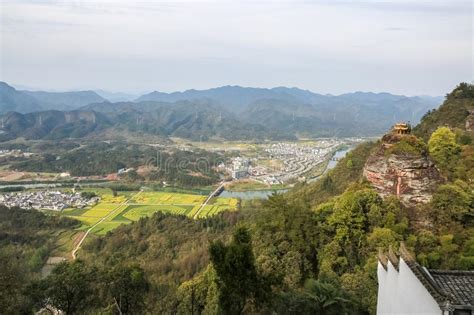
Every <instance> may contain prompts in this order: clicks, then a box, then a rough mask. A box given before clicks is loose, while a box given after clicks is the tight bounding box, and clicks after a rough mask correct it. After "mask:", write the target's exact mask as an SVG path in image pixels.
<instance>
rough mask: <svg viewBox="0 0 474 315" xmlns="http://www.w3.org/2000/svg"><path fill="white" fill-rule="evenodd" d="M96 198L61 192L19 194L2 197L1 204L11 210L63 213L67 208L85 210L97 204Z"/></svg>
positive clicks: (8, 194) (0, 197)
mask: <svg viewBox="0 0 474 315" xmlns="http://www.w3.org/2000/svg"><path fill="white" fill-rule="evenodd" d="M97 201H98V197H96V198H91V199H87V198H83V197H81V194H80V193H64V192H60V191H34V192H18V193H7V194H2V195H0V204H3V205H5V206H7V207H9V208H11V207H20V208H23V209H36V210H54V211H61V210H63V209H65V208H84V207H86V206H88V205H93V204H95V203H97Z"/></svg>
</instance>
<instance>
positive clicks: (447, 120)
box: [413, 83, 474, 141]
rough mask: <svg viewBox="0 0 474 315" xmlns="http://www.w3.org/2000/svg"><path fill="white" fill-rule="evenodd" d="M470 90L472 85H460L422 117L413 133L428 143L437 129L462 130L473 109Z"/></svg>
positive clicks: (473, 102)
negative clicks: (441, 102) (445, 127)
mask: <svg viewBox="0 0 474 315" xmlns="http://www.w3.org/2000/svg"><path fill="white" fill-rule="evenodd" d="M472 90H473V85H472V84H467V83H461V84H460V85H459V86H458V87H457V88H456V89H454V90H453V92H451V93H449V94H448V95H447V98H446V100H445V101H444V103H443V104H442V105H441V106H440V107H439V108H438V109H436V110H432V111H429V112H428V113H426V114H425V115H424V116H423V117H422V119H421V122H420V123H419V124H418V125H417V126H416V127H415V128H414V129H413V133H414V134H415V135H417V136H418V137H421V138H423V139H424V140H425V141H428V139H429V138H430V135H431V134H432V133H433V132H434V131H435V130H436V129H437V128H439V127H443V126H449V127H450V128H458V129H462V130H464V126H465V122H466V118H467V116H468V115H469V110H473V109H474V101H473V96H472Z"/></svg>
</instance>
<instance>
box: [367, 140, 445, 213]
mask: <svg viewBox="0 0 474 315" xmlns="http://www.w3.org/2000/svg"><path fill="white" fill-rule="evenodd" d="M400 139H401V137H400V136H394V135H386V136H384V137H383V138H382V144H381V146H380V147H379V149H378V151H377V152H375V153H373V154H372V155H371V156H369V158H368V159H367V162H366V164H365V166H364V170H363V174H364V176H365V177H366V178H367V180H368V181H369V182H370V183H371V184H372V186H373V187H374V188H375V190H377V192H378V193H379V194H380V196H382V197H387V196H390V195H394V196H397V197H398V198H399V199H400V200H401V202H402V203H403V204H404V205H406V206H408V207H411V206H415V205H417V204H419V203H427V202H429V201H430V200H431V196H432V193H433V191H434V189H435V188H436V187H437V186H438V185H439V184H440V182H441V181H442V177H441V176H440V174H439V173H438V170H437V169H436V167H435V165H434V163H433V162H432V161H431V160H430V158H429V157H428V156H427V155H426V154H413V153H411V154H410V153H393V152H391V151H390V148H391V147H392V146H393V145H394V144H396V142H397V141H399V140H400Z"/></svg>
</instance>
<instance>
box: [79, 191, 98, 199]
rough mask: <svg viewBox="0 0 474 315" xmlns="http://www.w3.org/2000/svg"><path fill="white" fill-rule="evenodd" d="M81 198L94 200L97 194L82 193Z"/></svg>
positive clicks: (91, 192) (90, 192)
mask: <svg viewBox="0 0 474 315" xmlns="http://www.w3.org/2000/svg"><path fill="white" fill-rule="evenodd" d="M81 197H82V198H87V199H92V198H94V197H97V194H96V193H95V192H93V191H82V192H81Z"/></svg>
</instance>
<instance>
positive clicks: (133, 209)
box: [63, 192, 238, 235]
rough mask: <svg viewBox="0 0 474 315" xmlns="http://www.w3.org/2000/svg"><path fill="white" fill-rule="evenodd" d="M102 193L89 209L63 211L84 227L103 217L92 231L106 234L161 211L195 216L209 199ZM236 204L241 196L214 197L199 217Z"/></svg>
mask: <svg viewBox="0 0 474 315" xmlns="http://www.w3.org/2000/svg"><path fill="white" fill-rule="evenodd" d="M100 196H101V201H100V203H99V204H97V205H95V206H94V207H92V208H90V209H82V210H80V209H71V210H66V211H64V212H63V214H64V215H67V216H70V217H72V218H75V219H77V220H80V221H81V222H83V223H84V225H83V226H82V227H81V229H84V230H85V229H88V228H90V227H91V226H93V225H94V224H97V223H98V222H99V221H101V220H102V222H100V223H99V224H97V225H96V226H95V227H94V228H93V229H92V231H91V232H92V233H96V234H100V235H103V234H106V233H107V232H108V231H111V230H113V229H115V228H116V227H118V226H119V225H121V224H127V223H130V222H133V221H138V220H139V219H140V218H142V217H149V216H152V215H153V214H154V213H155V212H158V211H162V212H167V213H172V214H176V215H186V216H189V217H193V216H194V215H195V214H196V213H197V211H198V210H199V208H200V207H201V205H202V203H204V201H205V200H206V196H201V195H192V194H182V193H170V192H134V193H130V192H126V193H123V194H121V193H119V194H118V195H117V196H112V194H108V193H103V194H101V195H100ZM237 207H238V199H235V198H219V197H217V198H213V199H211V200H210V201H209V203H208V204H207V205H206V206H204V208H203V209H202V210H201V212H200V213H199V216H198V217H199V218H204V217H207V216H212V215H215V214H217V213H219V212H221V211H225V210H236V209H237Z"/></svg>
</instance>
